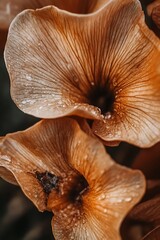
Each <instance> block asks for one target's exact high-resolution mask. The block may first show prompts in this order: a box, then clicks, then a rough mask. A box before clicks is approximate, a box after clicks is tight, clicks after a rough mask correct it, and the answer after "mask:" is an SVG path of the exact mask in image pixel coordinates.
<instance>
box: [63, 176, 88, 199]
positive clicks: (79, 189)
mask: <svg viewBox="0 0 160 240" xmlns="http://www.w3.org/2000/svg"><path fill="white" fill-rule="evenodd" d="M88 186H89V185H88V182H87V181H86V179H85V178H84V176H83V175H80V174H78V175H77V176H76V177H74V180H73V182H72V184H71V188H70V191H69V192H68V197H69V200H70V202H73V203H75V202H81V197H82V194H83V193H84V192H85V191H86V190H87V189H88Z"/></svg>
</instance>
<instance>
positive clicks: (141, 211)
mask: <svg viewBox="0 0 160 240" xmlns="http://www.w3.org/2000/svg"><path fill="white" fill-rule="evenodd" d="M130 216H131V217H132V218H133V219H137V220H139V221H144V222H152V223H155V224H160V197H158V196H157V197H154V198H153V199H150V200H148V201H145V202H142V203H140V204H138V205H137V206H136V207H135V208H134V209H133V211H132V212H131V214H130Z"/></svg>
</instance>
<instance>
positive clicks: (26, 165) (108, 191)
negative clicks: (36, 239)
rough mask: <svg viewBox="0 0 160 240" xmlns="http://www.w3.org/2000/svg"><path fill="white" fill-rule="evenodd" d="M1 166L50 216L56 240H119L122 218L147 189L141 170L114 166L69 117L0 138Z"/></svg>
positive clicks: (40, 123) (102, 149)
mask: <svg viewBox="0 0 160 240" xmlns="http://www.w3.org/2000/svg"><path fill="white" fill-rule="evenodd" d="M0 166H1V168H2V167H3V169H7V172H6V174H5V172H3V176H2V177H3V178H4V177H5V179H6V180H7V178H8V171H10V172H11V173H10V174H13V176H14V178H15V181H16V182H17V183H18V184H19V185H20V187H21V188H22V190H23V192H24V193H25V195H26V196H27V197H28V198H29V199H30V200H31V201H32V202H33V203H34V204H35V205H36V206H37V208H38V209H39V210H40V211H44V210H49V211H52V212H53V213H54V217H53V220H52V228H53V233H54V235H55V238H56V239H80V236H81V238H82V239H98V240H100V239H116V240H117V239H120V235H119V227H120V224H121V222H122V220H123V218H124V217H125V215H126V214H127V213H128V211H129V210H130V209H131V208H132V207H133V206H134V205H135V204H136V203H137V202H138V201H139V200H140V198H141V197H142V195H143V193H144V190H145V180H144V177H143V175H142V173H141V172H140V171H138V170H131V169H128V168H126V167H123V166H120V165H118V164H116V163H115V162H114V161H113V160H112V159H111V158H110V156H109V155H108V154H107V153H106V151H105V148H104V147H103V145H102V143H101V142H100V141H99V140H97V139H96V138H95V137H91V136H89V135H87V134H86V133H85V132H84V131H83V130H82V128H81V126H80V125H78V123H77V121H75V120H73V119H71V118H62V119H56V120H42V121H40V122H39V123H37V124H36V125H34V126H33V127H31V128H29V129H27V130H26V131H22V132H17V133H13V134H8V135H7V136H6V137H2V138H1V139H0ZM9 180H10V175H9Z"/></svg>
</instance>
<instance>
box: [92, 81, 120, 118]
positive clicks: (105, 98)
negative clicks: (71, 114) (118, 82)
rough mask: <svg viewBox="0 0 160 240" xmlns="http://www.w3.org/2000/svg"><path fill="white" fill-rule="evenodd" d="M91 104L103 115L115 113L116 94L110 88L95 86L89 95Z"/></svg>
mask: <svg viewBox="0 0 160 240" xmlns="http://www.w3.org/2000/svg"><path fill="white" fill-rule="evenodd" d="M88 99H89V104H90V105H93V106H96V107H98V108H99V109H100V110H101V113H102V114H104V115H105V114H106V113H107V112H112V111H113V104H114V100H115V94H114V92H113V91H112V90H111V89H110V88H109V86H96V85H94V86H93V87H92V89H91V90H90V92H89V94H88Z"/></svg>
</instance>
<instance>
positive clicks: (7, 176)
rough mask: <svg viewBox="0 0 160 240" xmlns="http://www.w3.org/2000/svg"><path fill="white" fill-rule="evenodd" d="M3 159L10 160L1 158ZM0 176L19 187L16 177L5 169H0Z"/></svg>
mask: <svg viewBox="0 0 160 240" xmlns="http://www.w3.org/2000/svg"><path fill="white" fill-rule="evenodd" d="M0 157H1V158H8V157H7V156H0ZM0 176H1V177H2V178H3V179H4V180H6V181H7V182H9V183H12V184H15V185H17V181H16V179H15V177H14V175H13V174H12V173H11V172H10V171H8V170H7V169H6V168H4V167H0Z"/></svg>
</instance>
